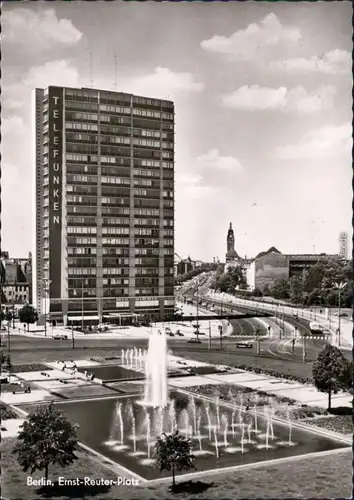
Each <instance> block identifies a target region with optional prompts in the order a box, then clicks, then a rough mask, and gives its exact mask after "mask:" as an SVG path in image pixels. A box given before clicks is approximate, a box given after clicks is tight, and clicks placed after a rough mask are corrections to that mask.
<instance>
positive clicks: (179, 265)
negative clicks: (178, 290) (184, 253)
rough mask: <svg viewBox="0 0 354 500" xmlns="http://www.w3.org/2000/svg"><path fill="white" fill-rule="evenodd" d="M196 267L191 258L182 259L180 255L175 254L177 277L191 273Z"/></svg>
mask: <svg viewBox="0 0 354 500" xmlns="http://www.w3.org/2000/svg"><path fill="white" fill-rule="evenodd" d="M195 267H196V265H195V262H194V261H193V260H192V259H191V258H190V257H188V258H187V259H181V257H180V256H179V255H177V254H175V266H174V273H175V276H181V275H182V274H186V273H189V271H191V270H192V269H194V268H195Z"/></svg>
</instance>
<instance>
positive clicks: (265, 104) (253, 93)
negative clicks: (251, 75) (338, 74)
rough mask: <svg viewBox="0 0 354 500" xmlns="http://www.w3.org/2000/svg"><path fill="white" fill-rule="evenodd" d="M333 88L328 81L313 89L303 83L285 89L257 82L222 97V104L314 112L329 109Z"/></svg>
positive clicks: (251, 108) (247, 107) (255, 108)
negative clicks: (308, 89)
mask: <svg viewBox="0 0 354 500" xmlns="http://www.w3.org/2000/svg"><path fill="white" fill-rule="evenodd" d="M335 96H336V90H335V88H334V87H333V86H332V85H323V86H321V87H319V88H318V89H316V90H315V91H313V92H307V91H306V89H304V87H295V88H293V89H290V90H289V89H287V88H286V87H279V88H277V89H275V88H269V87H260V86H259V85H251V86H248V85H244V86H243V87H240V88H239V89H237V90H235V91H234V92H232V93H231V94H228V95H225V96H224V97H223V99H222V103H223V105H224V106H226V107H229V108H233V109H240V110H245V111H265V110H273V111H274V110H278V111H295V112H298V113H314V112H317V111H324V110H328V109H332V107H333V105H334V99H335Z"/></svg>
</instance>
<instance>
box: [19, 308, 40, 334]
mask: <svg viewBox="0 0 354 500" xmlns="http://www.w3.org/2000/svg"><path fill="white" fill-rule="evenodd" d="M18 316H19V318H20V321H21V323H26V324H27V331H29V325H30V324H33V323H35V322H36V321H38V313H37V311H36V310H35V308H34V307H32V306H30V305H29V304H26V305H25V306H23V307H22V309H20V310H19V312H18Z"/></svg>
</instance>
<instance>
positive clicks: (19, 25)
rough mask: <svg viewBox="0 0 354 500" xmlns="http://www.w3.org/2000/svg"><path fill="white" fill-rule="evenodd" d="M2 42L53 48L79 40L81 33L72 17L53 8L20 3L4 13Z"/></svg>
mask: <svg viewBox="0 0 354 500" xmlns="http://www.w3.org/2000/svg"><path fill="white" fill-rule="evenodd" d="M2 32H3V43H4V42H6V43H12V44H17V45H22V46H24V47H28V43H29V44H30V47H31V50H33V49H34V48H36V50H37V49H38V48H40V49H42V50H43V49H47V50H48V49H50V48H51V47H52V46H53V45H55V46H57V45H58V44H62V45H66V46H71V45H75V44H77V43H78V42H79V41H80V40H81V38H82V33H81V31H80V30H78V29H77V28H76V27H75V26H74V25H73V23H72V22H71V21H70V20H69V19H58V18H57V16H56V13H55V11H54V9H40V10H38V11H36V12H35V11H33V10H30V9H29V8H25V7H17V8H16V9H13V10H11V11H9V10H8V11H7V10H5V11H4V12H3V14H2Z"/></svg>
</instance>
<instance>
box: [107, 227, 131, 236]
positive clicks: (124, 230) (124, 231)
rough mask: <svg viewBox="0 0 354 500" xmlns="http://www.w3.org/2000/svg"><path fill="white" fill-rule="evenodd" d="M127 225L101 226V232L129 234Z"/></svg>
mask: <svg viewBox="0 0 354 500" xmlns="http://www.w3.org/2000/svg"><path fill="white" fill-rule="evenodd" d="M129 232H130V231H129V227H103V228H102V234H122V235H129Z"/></svg>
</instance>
